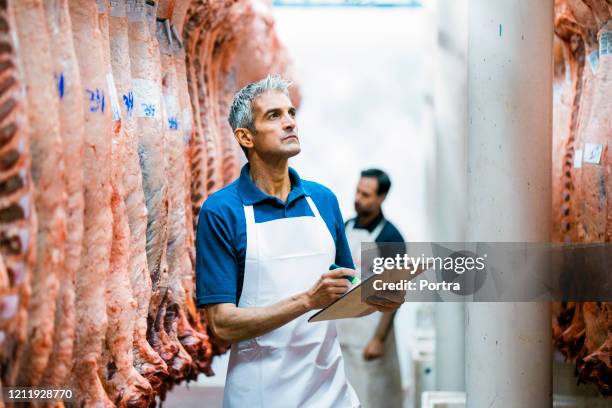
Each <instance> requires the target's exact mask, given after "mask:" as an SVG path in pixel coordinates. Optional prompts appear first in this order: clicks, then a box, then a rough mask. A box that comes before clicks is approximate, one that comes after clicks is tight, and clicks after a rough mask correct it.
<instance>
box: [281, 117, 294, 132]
mask: <svg viewBox="0 0 612 408" xmlns="http://www.w3.org/2000/svg"><path fill="white" fill-rule="evenodd" d="M295 125H296V123H295V118H293V117H291V116H290V115H286V116H285V121H284V123H283V129H285V130H293V129H295Z"/></svg>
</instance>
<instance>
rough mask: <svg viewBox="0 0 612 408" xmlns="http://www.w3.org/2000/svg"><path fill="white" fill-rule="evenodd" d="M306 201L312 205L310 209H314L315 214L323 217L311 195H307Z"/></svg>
mask: <svg viewBox="0 0 612 408" xmlns="http://www.w3.org/2000/svg"><path fill="white" fill-rule="evenodd" d="M306 201H308V205H309V206H310V209H311V210H312V213H313V214H314V216H315V217H318V218H322V217H321V214H320V213H319V209H318V208H317V206H316V205H315V203H314V201H312V198H310V196H306Z"/></svg>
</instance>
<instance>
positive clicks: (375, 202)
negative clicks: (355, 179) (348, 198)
mask: <svg viewBox="0 0 612 408" xmlns="http://www.w3.org/2000/svg"><path fill="white" fill-rule="evenodd" d="M377 192H378V180H377V179H376V177H361V178H360V179H359V183H358V184H357V192H356V193H355V211H356V212H357V215H359V216H368V215H371V214H375V213H377V212H379V211H380V207H381V206H382V203H383V201H385V194H383V195H378V194H377Z"/></svg>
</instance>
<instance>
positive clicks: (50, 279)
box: [0, 0, 299, 407]
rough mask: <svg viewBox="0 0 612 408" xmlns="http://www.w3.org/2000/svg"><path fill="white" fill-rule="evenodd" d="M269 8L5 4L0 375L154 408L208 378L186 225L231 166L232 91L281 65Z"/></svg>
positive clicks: (128, 0) (1, 5)
mask: <svg viewBox="0 0 612 408" xmlns="http://www.w3.org/2000/svg"><path fill="white" fill-rule="evenodd" d="M270 9H271V6H270V4H269V2H267V1H264V0H239V1H233V0H232V1H229V0H175V1H173V0H162V1H157V2H154V1H151V0H112V1H111V0H97V1H95V2H94V1H92V0H19V1H18V0H0V255H1V257H0V344H1V347H0V368H1V371H0V375H1V380H2V385H4V386H39V387H53V388H71V389H72V390H74V392H75V396H76V403H77V405H78V406H108V407H112V406H119V407H127V406H130V407H147V406H151V405H155V404H156V402H158V401H160V400H163V399H164V398H165V395H166V393H167V392H168V390H170V389H171V388H172V387H173V386H174V385H175V384H177V383H180V382H182V381H190V380H194V379H195V378H196V377H197V376H198V374H200V373H204V374H206V375H211V374H212V371H211V360H212V356H213V354H215V353H220V352H222V351H224V350H221V349H217V348H215V349H214V350H213V345H212V344H211V342H210V339H209V336H208V334H207V325H206V320H205V317H204V315H203V314H202V313H200V312H199V311H198V310H197V309H196V306H195V299H194V296H195V293H194V279H195V278H194V265H195V237H194V227H195V223H196V220H197V215H198V210H199V208H200V206H201V205H202V202H203V200H205V199H206V197H207V196H208V195H209V194H210V193H212V192H214V191H216V190H218V189H219V188H221V187H222V186H224V185H225V184H227V183H228V182H230V181H231V180H233V179H234V178H235V177H237V175H238V172H239V167H240V164H241V156H240V155H241V154H242V153H241V152H240V149H239V147H238V145H237V143H236V142H235V141H234V139H233V135H232V132H231V129H229V125H228V124H227V119H226V118H227V112H228V108H229V104H230V103H231V98H232V96H233V94H234V92H236V91H237V90H238V89H239V88H240V87H241V86H243V85H245V84H246V83H247V82H251V81H253V80H256V79H259V78H261V77H264V76H265V75H266V74H268V73H280V74H283V75H284V76H287V77H291V72H290V65H289V61H288V57H287V54H286V52H285V50H284V48H283V46H282V45H281V44H280V43H279V41H278V39H277V37H276V34H275V30H274V21H273V19H272V17H271V14H270V12H271V11H270ZM294 92H296V91H295V89H294ZM293 97H294V102H296V103H297V102H299V95H298V94H297V93H295V94H294V95H293ZM0 405H1V404H0ZM56 406H61V404H58V405H56Z"/></svg>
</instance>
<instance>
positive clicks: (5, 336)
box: [0, 2, 36, 385]
mask: <svg viewBox="0 0 612 408" xmlns="http://www.w3.org/2000/svg"><path fill="white" fill-rule="evenodd" d="M15 37H16V33H15V20H14V18H13V13H12V9H11V8H9V5H8V4H7V2H2V3H0V186H1V187H0V254H1V255H2V257H1V259H2V264H1V265H2V268H0V376H1V380H2V384H3V385H15V375H16V373H17V364H16V363H17V362H18V361H19V360H20V355H21V352H22V350H23V344H24V343H25V342H26V338H27V337H26V334H27V315H28V313H27V309H28V301H29V298H30V283H31V276H30V273H31V271H32V268H33V266H34V259H35V256H36V239H35V237H36V215H35V213H34V200H33V190H32V178H31V173H30V165H31V163H30V146H29V145H30V142H29V140H30V139H29V138H28V131H27V120H26V114H25V110H24V105H25V95H24V90H23V76H22V75H21V72H20V70H19V69H18V65H19V62H18V60H17V58H16V51H17V50H16V48H15V44H16V39H15Z"/></svg>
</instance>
